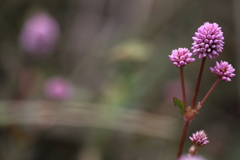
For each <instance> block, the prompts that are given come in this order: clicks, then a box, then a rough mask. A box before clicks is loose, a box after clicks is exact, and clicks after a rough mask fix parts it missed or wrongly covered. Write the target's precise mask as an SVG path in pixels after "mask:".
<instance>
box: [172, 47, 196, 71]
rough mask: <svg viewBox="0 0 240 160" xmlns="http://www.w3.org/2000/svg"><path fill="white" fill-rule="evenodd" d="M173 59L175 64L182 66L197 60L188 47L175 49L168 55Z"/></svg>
mask: <svg viewBox="0 0 240 160" xmlns="http://www.w3.org/2000/svg"><path fill="white" fill-rule="evenodd" d="M168 57H169V58H170V60H171V61H172V63H173V65H175V66H176V67H178V68H180V67H183V66H186V65H187V64H188V63H191V62H193V61H195V58H192V53H190V51H189V50H188V49H187V48H179V49H174V50H173V51H172V54H171V55H169V56H168Z"/></svg>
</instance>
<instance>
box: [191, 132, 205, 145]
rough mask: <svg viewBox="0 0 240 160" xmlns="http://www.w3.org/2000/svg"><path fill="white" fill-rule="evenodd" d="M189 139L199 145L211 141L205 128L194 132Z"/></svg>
mask: <svg viewBox="0 0 240 160" xmlns="http://www.w3.org/2000/svg"><path fill="white" fill-rule="evenodd" d="M189 139H190V140H191V142H192V143H193V144H196V145H197V146H199V147H202V146H204V145H206V144H208V143H209V141H208V137H207V135H206V133H205V132H204V130H201V131H197V132H196V133H193V134H192V137H189Z"/></svg>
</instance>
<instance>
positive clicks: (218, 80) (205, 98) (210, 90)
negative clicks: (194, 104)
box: [199, 78, 221, 106]
mask: <svg viewBox="0 0 240 160" xmlns="http://www.w3.org/2000/svg"><path fill="white" fill-rule="evenodd" d="M220 81H221V79H220V78H218V79H217V80H216V81H215V82H214V84H213V85H212V87H211V88H210V89H209V91H208V92H207V94H206V95H205V97H204V98H203V100H202V101H201V102H200V104H199V105H200V106H202V105H203V104H204V102H205V101H206V100H207V98H208V97H209V95H210V94H211V93H212V91H213V89H214V88H215V87H216V86H217V84H218V83H219V82H220Z"/></svg>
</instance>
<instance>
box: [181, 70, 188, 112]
mask: <svg viewBox="0 0 240 160" xmlns="http://www.w3.org/2000/svg"><path fill="white" fill-rule="evenodd" d="M180 77H181V86H182V96H183V104H184V109H185V108H186V107H187V98H186V91H185V83H184V73H183V66H181V67H180Z"/></svg>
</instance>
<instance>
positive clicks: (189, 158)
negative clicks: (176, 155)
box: [179, 155, 206, 160]
mask: <svg viewBox="0 0 240 160" xmlns="http://www.w3.org/2000/svg"><path fill="white" fill-rule="evenodd" d="M179 160H206V159H205V158H203V157H202V156H193V155H183V156H182V157H181V158H180V159H179Z"/></svg>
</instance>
